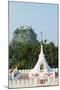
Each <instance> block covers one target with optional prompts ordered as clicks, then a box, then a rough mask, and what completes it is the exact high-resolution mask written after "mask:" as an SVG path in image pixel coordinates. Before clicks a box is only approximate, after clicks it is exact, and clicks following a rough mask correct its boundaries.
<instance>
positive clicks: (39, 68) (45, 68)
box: [30, 35, 53, 76]
mask: <svg viewBox="0 0 60 90" xmlns="http://www.w3.org/2000/svg"><path fill="white" fill-rule="evenodd" d="M50 72H53V69H52V68H51V67H50V66H49V65H48V63H47V62H46V59H45V55H44V53H43V45H42V35H41V51H40V54H39V58H38V61H37V63H36V65H35V67H34V68H33V69H32V70H31V71H30V76H31V75H32V74H39V75H40V73H50Z"/></svg>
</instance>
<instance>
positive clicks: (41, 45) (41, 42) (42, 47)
mask: <svg viewBox="0 0 60 90" xmlns="http://www.w3.org/2000/svg"><path fill="white" fill-rule="evenodd" d="M40 33H41V53H43V45H42V42H43V40H42V32H40Z"/></svg>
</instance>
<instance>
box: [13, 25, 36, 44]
mask: <svg viewBox="0 0 60 90" xmlns="http://www.w3.org/2000/svg"><path fill="white" fill-rule="evenodd" d="M13 40H14V41H16V42H22V43H23V42H35V41H36V40H37V35H36V33H35V32H34V31H33V29H32V28H31V27H30V26H21V27H20V28H17V29H16V30H15V32H14V37H13Z"/></svg>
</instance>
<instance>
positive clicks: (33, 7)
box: [9, 1, 59, 45]
mask: <svg viewBox="0 0 60 90" xmlns="http://www.w3.org/2000/svg"><path fill="white" fill-rule="evenodd" d="M24 24H27V25H28V26H32V28H33V30H34V32H35V33H36V34H37V39H38V40H39V41H40V40H41V35H40V32H42V33H43V40H45V39H46V40H47V42H53V43H54V44H55V45H58V32H59V30H58V5H57V4H43V3H39V4H38V3H27V2H25V3H24V2H11V1H10V2H9V41H11V40H12V38H13V32H14V31H15V30H16V28H19V27H20V26H22V25H24Z"/></svg>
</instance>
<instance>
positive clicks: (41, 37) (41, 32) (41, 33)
mask: <svg viewBox="0 0 60 90" xmlns="http://www.w3.org/2000/svg"><path fill="white" fill-rule="evenodd" d="M40 33H41V43H42V32H40Z"/></svg>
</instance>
